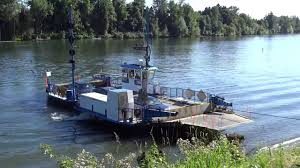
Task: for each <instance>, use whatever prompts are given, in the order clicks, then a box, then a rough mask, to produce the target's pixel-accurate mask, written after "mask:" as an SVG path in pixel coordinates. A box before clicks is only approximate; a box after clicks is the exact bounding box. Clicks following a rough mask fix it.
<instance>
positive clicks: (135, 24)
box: [126, 0, 145, 32]
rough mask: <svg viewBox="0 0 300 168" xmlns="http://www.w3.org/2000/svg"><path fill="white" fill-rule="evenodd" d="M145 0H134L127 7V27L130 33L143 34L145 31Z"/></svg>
mask: <svg viewBox="0 0 300 168" xmlns="http://www.w3.org/2000/svg"><path fill="white" fill-rule="evenodd" d="M144 7H145V0H134V1H133V2H132V3H129V4H128V5H127V10H128V14H129V16H128V19H127V23H126V27H127V30H128V31H132V32H143V29H144Z"/></svg>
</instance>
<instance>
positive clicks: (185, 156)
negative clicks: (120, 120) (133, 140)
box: [41, 137, 300, 168]
mask: <svg viewBox="0 0 300 168" xmlns="http://www.w3.org/2000/svg"><path fill="white" fill-rule="evenodd" d="M118 143H120V142H118ZM177 147H178V148H179V150H180V154H181V155H182V157H181V158H180V159H177V161H176V162H175V163H174V162H172V161H170V160H169V159H168V158H170V156H168V155H170V154H166V153H165V152H163V150H161V148H160V147H159V146H158V145H157V144H156V143H153V144H152V145H151V146H150V147H149V148H147V149H146V150H145V151H144V152H141V151H140V152H138V153H131V154H129V155H128V156H127V157H125V158H123V159H116V158H115V157H114V156H113V154H106V155H105V156H104V157H103V158H97V157H96V156H94V155H93V154H91V153H89V152H86V151H85V150H82V152H81V153H79V154H77V157H74V158H71V157H68V156H59V155H57V154H55V152H54V151H53V149H52V147H51V146H49V145H42V146H41V148H42V150H43V151H44V154H46V155H48V156H49V157H50V158H54V159H55V160H56V161H57V166H58V167H60V168H69V167H70V168H71V167H128V168H130V167H142V168H143V167H145V168H148V167H170V168H175V167H176V168H177V167H178V168H182V167H209V168H219V167H220V168H221V167H265V168H274V167H291V168H292V167H299V166H300V145H299V144H298V145H296V146H294V147H289V148H283V147H281V146H280V147H278V148H274V149H272V148H268V149H266V150H260V151H258V152H257V153H255V154H253V155H246V154H245V152H244V151H243V150H242V148H241V147H240V145H239V143H237V142H236V141H229V140H227V139H226V138H224V137H221V138H220V139H218V140H215V141H213V142H211V143H209V144H205V143H203V141H200V140H198V139H195V138H194V139H192V140H182V139H179V140H178V142H177Z"/></svg>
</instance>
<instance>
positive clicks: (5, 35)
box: [0, 0, 19, 40]
mask: <svg viewBox="0 0 300 168" xmlns="http://www.w3.org/2000/svg"><path fill="white" fill-rule="evenodd" d="M18 13H19V4H18V3H17V0H1V1H0V40H2V39H3V40H12V39H13V37H14V34H15V31H14V27H15V26H14V22H15V19H16V16H17V15H18ZM9 22H13V23H12V24H13V30H12V32H11V30H10V29H9ZM5 25H7V26H6V28H7V29H6V30H4V31H2V29H3V28H5Z"/></svg>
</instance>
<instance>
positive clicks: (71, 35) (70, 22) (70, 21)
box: [68, 7, 76, 101]
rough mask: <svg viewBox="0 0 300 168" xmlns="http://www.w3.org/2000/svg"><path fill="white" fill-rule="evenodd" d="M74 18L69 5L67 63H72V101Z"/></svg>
mask: <svg viewBox="0 0 300 168" xmlns="http://www.w3.org/2000/svg"><path fill="white" fill-rule="evenodd" d="M73 28H74V20H73V12H72V8H71V7H69V10H68V32H69V37H68V39H69V43H70V49H69V55H70V57H71V58H70V60H69V63H70V64H72V101H76V93H75V59H74V56H75V49H74V42H75V37H74V32H73Z"/></svg>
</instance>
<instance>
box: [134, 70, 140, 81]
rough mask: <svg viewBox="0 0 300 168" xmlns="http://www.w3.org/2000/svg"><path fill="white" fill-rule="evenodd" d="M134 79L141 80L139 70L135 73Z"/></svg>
mask: <svg viewBox="0 0 300 168" xmlns="http://www.w3.org/2000/svg"><path fill="white" fill-rule="evenodd" d="M135 79H141V71H140V70H136V71H135Z"/></svg>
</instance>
